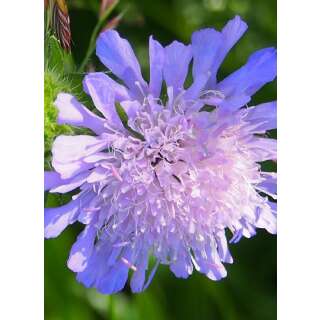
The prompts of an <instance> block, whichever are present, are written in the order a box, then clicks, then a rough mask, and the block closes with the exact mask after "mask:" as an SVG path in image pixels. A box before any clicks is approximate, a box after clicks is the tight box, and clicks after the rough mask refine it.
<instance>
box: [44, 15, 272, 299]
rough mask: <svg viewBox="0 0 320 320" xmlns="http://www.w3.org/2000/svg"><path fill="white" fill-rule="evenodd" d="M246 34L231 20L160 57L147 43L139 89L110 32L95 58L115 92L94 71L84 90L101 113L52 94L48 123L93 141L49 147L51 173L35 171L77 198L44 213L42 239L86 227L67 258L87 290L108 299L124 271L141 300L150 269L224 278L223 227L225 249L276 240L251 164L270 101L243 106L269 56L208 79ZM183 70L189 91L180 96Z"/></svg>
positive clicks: (263, 76) (263, 181) (125, 50)
mask: <svg viewBox="0 0 320 320" xmlns="http://www.w3.org/2000/svg"><path fill="white" fill-rule="evenodd" d="M246 29H247V25H246V24H245V23H244V22H243V21H242V20H241V19H240V18H239V17H238V16H236V17H235V18H234V19H233V20H231V21H229V22H228V23H227V25H226V26H225V27H224V28H223V29H222V31H221V32H218V31H216V30H214V29H204V30H200V31H197V32H195V33H193V35H192V39H191V44H190V45H184V44H182V43H180V42H177V41H174V42H173V43H171V44H170V45H168V46H166V47H162V46H161V44H160V43H158V42H157V41H156V40H154V39H153V38H152V37H150V40H149V58H150V81H149V83H147V82H146V81H145V80H144V79H143V77H142V75H141V70H140V66H139V63H138V61H137V59H136V57H135V55H134V52H133V50H132V48H131V46H130V44H129V43H128V41H126V40H125V39H123V38H121V37H120V36H119V34H118V33H117V32H116V31H114V30H108V31H106V32H104V33H102V34H101V35H100V37H99V38H98V41H97V55H98V57H99V58H100V60H101V62H102V63H103V64H104V65H105V66H106V67H107V68H108V69H110V70H111V72H112V73H113V74H114V75H115V76H116V77H117V78H119V79H121V80H122V81H123V84H119V83H117V82H116V81H115V80H113V79H112V78H110V77H109V76H107V75H106V74H105V73H101V72H97V73H89V74H88V75H87V76H86V77H85V78H84V83H83V84H84V90H85V92H86V93H87V94H88V95H90V96H91V98H92V100H93V102H94V104H95V106H96V108H97V109H98V110H99V111H100V113H101V115H100V116H97V115H96V114H94V113H93V112H91V111H89V110H88V109H87V108H85V107H84V106H83V105H82V104H81V103H79V102H78V101H77V100H76V99H75V98H74V97H73V96H71V95H70V94H67V93H61V94H59V95H58V97H57V100H56V102H55V105H56V106H57V108H58V109H59V115H58V122H59V123H60V124H65V123H66V124H71V125H73V126H80V127H86V128H89V129H91V130H92V132H94V133H95V135H92V136H90V135H79V136H64V135H61V136H58V137H57V138H56V140H55V141H54V144H53V148H52V154H53V160H52V165H53V167H54V169H55V171H54V172H46V173H45V189H46V190H50V192H57V193H66V192H69V191H71V190H74V189H76V188H79V190H80V191H79V193H78V194H77V195H76V196H73V200H72V201H71V202H70V203H68V204H66V205H64V206H61V207H57V208H47V209H45V237H46V238H52V237H57V236H58V235H59V234H60V233H61V232H62V231H63V230H64V229H65V228H66V227H67V226H68V225H69V224H72V223H74V222H76V221H79V222H81V223H82V224H84V225H85V227H84V230H83V231H82V232H81V234H80V235H79V236H78V238H77V241H76V242H75V244H74V245H73V246H72V249H71V253H70V257H69V260H68V267H69V268H70V269H71V270H73V271H74V272H76V273H77V279H78V281H80V282H81V283H83V284H84V285H85V286H87V287H95V288H96V289H97V290H98V291H100V292H101V293H105V294H111V293H115V292H117V291H120V290H122V289H123V287H124V286H125V283H126V281H127V279H128V272H129V269H131V270H132V276H131V279H130V286H131V289H132V291H133V292H140V291H142V290H144V289H145V288H146V287H147V286H148V285H149V283H150V281H151V279H152V277H153V275H154V274H155V271H156V269H157V266H158V265H159V264H166V265H169V267H170V270H171V271H172V272H173V273H174V274H175V275H176V276H177V277H181V278H187V277H188V276H189V275H191V274H192V272H193V269H196V270H197V271H199V272H201V273H203V274H205V275H206V276H207V277H208V278H210V279H212V280H219V279H221V278H223V277H225V276H226V274H227V272H226V269H225V267H224V265H223V263H232V262H233V260H232V257H231V255H230V252H229V250H228V245H227V238H226V234H225V231H226V229H229V230H230V231H231V232H232V234H233V237H232V238H231V240H230V242H237V241H239V240H240V238H241V237H243V236H244V237H247V238H250V237H252V236H253V235H255V233H256V228H264V229H266V230H267V231H268V232H270V233H272V234H274V233H276V204H275V202H274V201H273V199H276V195H275V193H276V176H275V174H274V173H270V172H263V171H262V170H261V165H260V164H261V162H263V161H266V160H269V159H276V141H275V140H273V139H269V138H267V137H266V136H265V132H266V131H267V130H270V129H273V128H275V127H276V103H275V102H267V103H263V104H261V105H258V106H256V107H248V106H247V104H248V103H249V102H250V99H251V96H252V95H253V94H254V93H255V92H256V91H257V90H259V89H260V88H261V87H262V86H263V85H264V84H266V83H267V82H270V81H272V80H273V79H274V78H275V76H276V51H275V49H273V48H267V49H263V50H259V51H257V52H255V53H254V54H252V55H251V56H250V57H249V59H248V61H247V63H246V64H245V65H244V66H242V67H241V68H240V69H238V70H237V71H235V72H234V73H232V74H231V75H230V76H228V77H226V78H225V79H224V80H222V81H220V82H217V80H216V74H217V71H218V69H219V66H220V65H221V63H222V61H223V59H224V58H225V56H226V55H227V53H228V51H229V50H230V49H231V48H232V47H233V46H234V44H235V43H236V42H237V41H238V40H239V39H240V37H241V36H242V35H243V33H244V32H245V31H246ZM191 60H193V66H192V76H193V84H192V85H191V86H190V87H188V88H185V87H184V82H185V79H186V76H187V73H188V68H189V64H190V62H191ZM163 83H165V84H166V87H165V88H164V89H162V85H163ZM162 91H164V92H165V93H166V95H164V94H161V92H162ZM119 109H123V110H124V111H125V113H126V115H127V117H128V120H127V122H125V121H121V120H120V117H119ZM208 109H211V110H212V111H211V112H207V111H205V110H208ZM150 256H153V257H154V258H155V259H154V261H155V263H154V266H149V257H150ZM148 270H151V271H149V272H148Z"/></svg>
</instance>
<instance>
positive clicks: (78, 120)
mask: <svg viewBox="0 0 320 320" xmlns="http://www.w3.org/2000/svg"><path fill="white" fill-rule="evenodd" d="M54 104H55V106H56V107H57V108H58V110H59V114H58V119H57V122H58V123H59V124H65V123H66V124H71V125H74V126H80V127H86V128H89V129H91V130H92V131H94V132H95V133H97V134H100V133H102V132H104V131H105V128H104V122H105V120H104V119H101V118H100V117H98V116H96V115H95V114H94V113H92V112H91V111H89V110H88V109H87V108H86V107H85V106H83V105H82V104H81V103H80V102H78V101H77V99H76V98H75V97H73V96H72V95H71V94H68V93H60V94H58V96H57V99H56V101H55V102H54Z"/></svg>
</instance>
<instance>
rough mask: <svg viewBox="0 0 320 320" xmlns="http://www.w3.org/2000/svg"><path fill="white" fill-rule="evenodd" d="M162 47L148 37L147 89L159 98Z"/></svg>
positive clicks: (162, 61)
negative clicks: (148, 80)
mask: <svg viewBox="0 0 320 320" xmlns="http://www.w3.org/2000/svg"><path fill="white" fill-rule="evenodd" d="M164 57H165V53H164V49H163V47H162V46H161V44H160V43H159V42H158V41H156V40H153V38H152V36H151V37H150V38H149V59H150V83H149V90H150V93H151V94H152V95H153V97H154V98H159V96H160V92H161V85H162V70H163V64H164Z"/></svg>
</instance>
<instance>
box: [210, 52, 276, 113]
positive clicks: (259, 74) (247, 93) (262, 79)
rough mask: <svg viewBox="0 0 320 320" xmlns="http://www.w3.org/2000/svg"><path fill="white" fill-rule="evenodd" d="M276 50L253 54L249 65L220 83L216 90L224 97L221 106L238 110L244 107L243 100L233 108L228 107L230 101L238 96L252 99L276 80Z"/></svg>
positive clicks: (248, 62)
mask: <svg viewBox="0 0 320 320" xmlns="http://www.w3.org/2000/svg"><path fill="white" fill-rule="evenodd" d="M276 59H277V58H276V50H275V49H274V48H266V49H262V50H259V51H256V52H255V53H254V54H252V55H251V56H250V57H249V59H248V61H247V63H246V64H245V65H244V66H243V67H241V68H240V69H238V70H237V71H235V72H234V73H232V74H231V75H230V76H228V77H227V78H225V79H224V80H222V81H221V82H220V83H218V85H217V87H216V88H215V89H217V90H219V91H221V92H222V93H223V94H224V96H225V99H224V102H223V103H222V104H221V106H224V107H227V108H231V109H233V110H234V109H237V108H240V107H242V106H243V100H245V99H244V98H242V99H241V100H240V101H239V103H234V104H233V105H232V107H230V106H228V103H229V100H230V99H234V98H235V97H238V96H243V97H247V99H248V101H249V100H250V99H251V98H250V97H251V96H252V95H253V94H254V93H255V92H256V91H258V90H259V89H260V88H261V87H262V86H264V85H265V84H266V83H268V82H270V81H272V80H274V78H275V77H276V71H277V70H276V68H277V67H276Z"/></svg>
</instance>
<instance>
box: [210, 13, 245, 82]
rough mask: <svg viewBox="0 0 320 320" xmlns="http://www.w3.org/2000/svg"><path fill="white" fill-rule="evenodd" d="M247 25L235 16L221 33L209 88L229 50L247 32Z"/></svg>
mask: <svg viewBox="0 0 320 320" xmlns="http://www.w3.org/2000/svg"><path fill="white" fill-rule="evenodd" d="M247 28H248V26H247V24H246V23H245V22H244V21H242V20H241V18H240V17H239V16H235V17H234V18H233V19H232V20H230V21H229V22H228V23H227V24H226V25H225V27H224V28H223V29H222V31H221V35H222V39H221V40H222V41H221V42H220V46H219V50H218V54H217V55H216V56H215V60H214V61H213V64H212V69H211V72H212V74H211V79H210V86H211V87H213V86H214V84H215V83H216V76H217V71H218V69H219V67H220V65H221V64H222V62H223V60H224V58H225V57H226V55H227V54H228V52H229V51H230V49H231V48H232V47H233V46H234V45H235V44H236V43H237V42H238V41H239V39H240V38H241V37H242V35H243V34H244V33H245V31H246V30H247Z"/></svg>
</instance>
